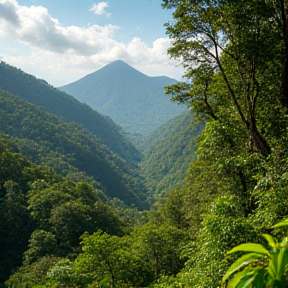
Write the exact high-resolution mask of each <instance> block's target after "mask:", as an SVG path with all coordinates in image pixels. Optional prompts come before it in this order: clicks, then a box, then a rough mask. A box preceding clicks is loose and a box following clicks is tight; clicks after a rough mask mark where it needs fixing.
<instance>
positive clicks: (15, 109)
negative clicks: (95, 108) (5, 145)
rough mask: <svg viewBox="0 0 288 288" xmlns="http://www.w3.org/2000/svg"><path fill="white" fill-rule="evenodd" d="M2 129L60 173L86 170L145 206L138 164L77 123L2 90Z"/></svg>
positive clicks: (110, 191)
mask: <svg viewBox="0 0 288 288" xmlns="http://www.w3.org/2000/svg"><path fill="white" fill-rule="evenodd" d="M0 113H1V127H0V128H1V132H3V133H5V134H7V135H9V136H11V139H12V140H13V141H14V143H15V145H16V146H17V147H18V149H19V150H20V151H21V152H22V153H23V155H26V156H29V157H30V159H31V160H32V161H33V162H35V163H38V164H42V163H45V164H47V165H49V166H51V167H53V168H54V169H55V170H56V171H57V172H58V173H61V174H64V175H69V174H70V175H71V177H72V178H73V173H74V172H76V173H77V172H85V173H86V174H87V175H88V176H92V177H93V178H94V180H96V181H97V182H99V183H100V184H101V185H102V186H103V187H104V190H105V193H106V194H107V195H108V196H110V197H118V198H120V199H121V200H123V201H124V202H126V203H127V204H132V203H134V204H135V205H137V206H138V207H141V206H142V205H144V202H145V192H144V191H145V189H144V186H143V185H141V181H140V179H139V177H137V172H136V171H135V170H136V167H134V166H135V165H132V164H131V165H130V164H128V163H127V162H126V161H125V160H123V159H122V158H120V157H119V156H117V155H116V154H113V153H112V152H111V150H109V149H108V148H107V147H106V146H105V145H104V144H103V143H102V142H101V141H100V140H99V139H98V138H97V137H96V136H95V135H93V134H92V133H89V131H87V130H86V129H84V127H83V126H82V125H80V124H76V123H67V122H65V121H64V120H63V119H61V118H59V117H57V116H55V115H52V114H49V113H47V112H45V111H44V110H42V109H41V108H39V107H36V106H35V105H33V104H30V103H28V102H26V101H24V100H22V99H20V98H18V97H17V96H13V95H12V94H8V93H6V92H0Z"/></svg>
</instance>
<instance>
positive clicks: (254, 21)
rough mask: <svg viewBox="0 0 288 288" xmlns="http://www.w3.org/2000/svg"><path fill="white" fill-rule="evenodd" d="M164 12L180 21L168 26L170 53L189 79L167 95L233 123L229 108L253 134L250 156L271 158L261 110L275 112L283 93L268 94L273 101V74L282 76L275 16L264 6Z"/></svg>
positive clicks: (183, 4) (220, 4) (211, 4)
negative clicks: (269, 84)
mask: <svg viewBox="0 0 288 288" xmlns="http://www.w3.org/2000/svg"><path fill="white" fill-rule="evenodd" d="M163 6H164V8H167V9H173V10H174V12H173V17H174V19H175V21H174V22H171V23H168V24H167V33H168V34H169V36H170V37H171V38H172V39H173V41H172V48H170V49H169V51H168V52H169V54H170V55H171V56H172V57H174V58H179V59H182V63H183V66H184V67H185V68H186V74H185V77H186V78H187V79H188V81H187V83H180V84H176V85H174V86H171V87H170V88H168V89H167V92H169V93H172V94H173V96H174V100H175V101H179V102H188V103H190V104H191V106H192V107H193V109H194V110H196V111H197V112H200V113H202V114H204V115H207V116H209V118H210V119H214V120H217V119H218V118H221V117H223V116H226V117H227V114H226V115H223V109H221V107H229V109H230V113H232V115H235V117H237V118H239V119H240V120H241V125H243V126H244V127H245V129H246V131H247V132H248V133H247V134H248V139H247V140H248V144H249V145H248V146H249V147H248V148H249V151H251V152H254V151H255V150H256V151H259V152H260V153H261V154H262V155H264V156H268V155H269V154H270V153H271V147H270V144H269V143H268V141H267V139H266V137H265V134H266V133H265V131H264V130H263V129H262V127H261V123H259V122H260V121H259V119H260V117H261V115H259V114H260V112H259V110H261V108H262V107H263V106H264V105H267V104H269V105H270V106H271V107H270V109H272V107H274V109H275V105H276V104H277V101H278V100H279V91H271V89H268V91H269V94H272V95H269V94H268V93H267V89H266V87H267V83H266V82H265V81H266V77H265V76H267V73H268V71H269V73H270V74H271V72H272V73H278V74H279V71H281V63H280V62H281V57H280V56H281V55H280V54H281V53H280V50H279V45H275V43H279V36H280V34H281V31H279V27H278V26H277V23H276V21H274V19H273V16H274V15H273V10H271V9H270V8H269V7H268V6H267V5H266V3H265V1H262V0H255V1H245V0H240V1H229V0H215V1H210V0H204V1H199V0H192V1H190V0H164V4H163ZM268 35H269V36H268ZM267 36H268V37H267ZM275 55H276V56H275ZM273 70H274V71H273ZM280 73H281V72H280ZM278 81H279V80H278ZM219 84H220V85H221V86H222V85H224V86H225V89H223V87H221V86H219ZM280 86H281V83H280V85H279V87H280ZM276 95H278V97H277V96H276ZM274 96H276V97H274ZM267 102H268V103H267ZM272 104H273V105H272ZM272 110H273V109H272ZM266 117H267V115H266ZM261 130H263V131H261Z"/></svg>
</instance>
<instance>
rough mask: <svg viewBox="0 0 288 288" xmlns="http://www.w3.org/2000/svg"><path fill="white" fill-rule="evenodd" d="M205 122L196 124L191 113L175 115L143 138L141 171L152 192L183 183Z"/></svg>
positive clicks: (157, 193) (168, 188) (158, 192)
mask: <svg viewBox="0 0 288 288" xmlns="http://www.w3.org/2000/svg"><path fill="white" fill-rule="evenodd" d="M203 128H204V122H203V121H201V123H196V121H194V117H193V115H192V114H191V113H189V112H186V113H184V114H181V115H179V116H175V117H174V118H172V119H171V120H169V121H168V122H167V123H166V124H164V125H162V126H161V127H160V128H158V129H156V130H155V131H154V132H152V133H150V134H149V135H148V136H147V137H145V138H144V140H143V141H142V147H145V146H146V147H148V148H146V149H145V150H144V152H143V160H142V162H141V165H140V168H141V169H140V171H141V174H142V175H143V176H144V177H145V178H146V182H147V185H148V187H149V189H150V191H151V193H153V194H154V195H159V194H160V193H162V192H166V193H167V192H168V191H169V190H171V189H174V188H177V187H178V188H179V187H181V186H183V184H185V182H184V179H185V175H186V171H187V169H188V167H189V165H190V163H191V162H192V161H195V160H196V156H195V151H196V149H197V146H198V145H197V144H198V141H197V136H199V134H200V133H201V132H202V130H203Z"/></svg>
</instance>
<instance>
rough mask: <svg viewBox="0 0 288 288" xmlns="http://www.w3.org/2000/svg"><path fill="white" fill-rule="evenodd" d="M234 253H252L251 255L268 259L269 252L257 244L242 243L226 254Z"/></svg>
mask: <svg viewBox="0 0 288 288" xmlns="http://www.w3.org/2000/svg"><path fill="white" fill-rule="evenodd" d="M235 252H253V253H259V254H263V255H266V256H268V257H270V253H269V251H268V250H267V249H266V248H265V247H264V246H263V245H261V244H257V243H244V244H241V245H238V246H236V247H234V248H233V249H231V250H230V251H229V252H227V253H228V254H232V253H235Z"/></svg>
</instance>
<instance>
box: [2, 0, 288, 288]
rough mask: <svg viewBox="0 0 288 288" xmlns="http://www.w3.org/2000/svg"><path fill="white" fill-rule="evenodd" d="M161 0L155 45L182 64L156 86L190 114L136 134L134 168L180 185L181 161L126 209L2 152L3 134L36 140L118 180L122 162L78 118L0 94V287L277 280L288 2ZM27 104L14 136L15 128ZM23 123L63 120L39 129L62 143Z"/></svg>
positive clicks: (163, 286)
mask: <svg viewBox="0 0 288 288" xmlns="http://www.w3.org/2000/svg"><path fill="white" fill-rule="evenodd" d="M163 8H165V9H168V10H169V11H170V12H171V13H172V15H173V18H174V21H170V22H169V23H167V24H166V29H167V34H168V35H169V37H170V38H171V41H172V42H171V43H172V44H171V48H170V49H169V50H168V53H169V55H170V56H171V57H173V58H176V59H181V61H182V65H183V66H184V67H185V68H186V73H185V75H184V76H185V78H186V81H185V82H182V83H174V84H173V85H171V86H169V87H167V88H166V92H167V93H168V94H169V95H172V97H173V101H174V102H179V103H185V104H186V105H187V106H188V108H189V111H193V114H192V115H188V114H187V115H181V116H179V117H178V118H176V119H173V120H172V121H171V122H169V123H168V124H167V126H166V127H165V126H164V127H162V128H161V129H160V130H158V131H156V132H155V133H153V134H151V136H150V137H151V138H150V140H149V138H147V142H146V143H145V142H142V147H143V150H144V162H143V163H142V164H141V165H142V169H143V171H144V168H145V165H147V167H146V168H145V171H144V174H145V176H146V179H145V180H146V182H148V183H147V184H148V185H150V188H151V191H150V193H153V192H155V191H158V190H159V189H162V188H161V187H162V186H163V185H164V184H165V187H167V188H168V187H169V185H168V184H170V183H175V184H176V183H178V184H180V183H181V179H183V178H182V177H180V175H179V174H177V173H178V171H183V170H184V166H183V167H182V164H183V165H184V162H185V163H186V164H187V162H186V158H185V161H184V160H182V158H181V157H182V156H184V155H188V157H189V159H190V160H189V161H191V163H190V164H189V167H188V169H187V171H186V172H185V180H184V184H183V185H182V186H181V187H180V185H179V186H177V188H176V189H175V188H173V189H171V190H169V191H167V190H166V191H165V197H164V196H163V197H159V198H157V199H156V202H155V203H153V201H151V203H153V205H152V207H149V209H148V210H147V211H141V212H139V211H137V209H135V208H134V207H133V206H132V207H130V208H127V207H126V206H125V204H123V203H122V202H120V201H119V200H117V199H112V200H111V199H107V198H106V197H105V196H103V194H102V193H101V192H100V191H98V190H96V189H95V188H94V187H93V186H92V185H91V184H88V183H87V182H85V181H78V180H79V179H78V180H77V179H76V180H77V181H75V182H74V181H73V180H71V178H64V177H63V176H60V175H59V174H57V173H56V172H55V171H54V170H52V169H51V168H47V167H44V166H36V165H35V164H32V163H31V162H30V161H29V159H27V158H26V157H24V156H23V155H22V154H21V153H16V152H17V151H18V152H21V151H22V152H23V154H24V152H25V149H26V148H27V147H26V148H25V149H23V148H21V147H24V146H21V145H19V146H18V144H17V145H16V146H15V147H14V145H15V144H14V141H15V139H16V137H18V136H19V137H20V136H21V135H25V137H27V136H29V135H31V140H32V139H33V141H35V140H34V139H39V141H38V142H37V145H40V144H41V145H44V146H45V145H46V146H45V147H52V148H53V149H52V150H53V153H61V155H65V156H67V157H66V158H67V159H68V160H69V159H70V158H71V157H72V158H73V159H72V160H71V161H70V160H69V161H70V162H68V160H67V159H66V158H65V157H64V158H63V159H64V160H65V161H67V163H68V164H70V165H72V164H73V165H75V168H77V169H80V168H82V166H81V165H82V164H83V165H84V162H81V161H83V159H82V154H83V156H86V154H85V153H86V152H85V151H87V150H88V151H89V152H90V153H88V154H89V158H93V157H95V158H93V159H95V161H96V160H97V161H98V160H99V159H98V158H97V157H98V156H97V155H99V156H101V155H103V159H104V158H105V157H106V158H109V159H107V160H108V162H105V163H108V164H107V165H108V166H109V169H110V168H111V169H112V170H113V169H114V168H115V169H116V170H117V171H124V172H127V173H125V174H119V173H120V172H117V173H118V174H117V173H116V175H117V177H118V176H119V179H120V180H123V181H124V182H122V183H125V184H126V183H127V184H128V187H129V189H130V188H131V187H132V186H129V185H130V183H131V182H130V180H131V177H130V176H131V175H133V174H130V170H129V169H130V167H131V166H129V167H128V166H125V165H124V164H126V163H125V161H124V160H123V159H121V158H117V157H116V158H115V160H114V158H113V157H112V156H111V155H112V154H109V153H110V152H109V150H108V148H101V147H102V146H101V144H99V142H97V143H98V144H96V142H94V140H93V139H95V136H93V137H92V136H89V135H90V134H89V133H88V131H87V130H83V128H82V126H81V127H80V126H79V124H74V123H70V124H67V123H65V122H64V121H63V120H61V119H59V118H55V117H56V116H51V115H50V114H45V113H44V111H43V110H40V108H36V107H34V106H32V105H31V104H28V103H26V102H23V100H20V99H18V98H15V97H14V96H12V95H11V94H7V93H6V92H1V95H2V96H5V97H2V98H1V105H2V107H3V108H2V110H1V114H0V115H1V125H2V123H3V125H2V126H1V129H6V130H5V132H6V133H10V135H11V136H9V137H10V138H9V137H8V136H7V135H3V136H2V138H1V139H2V140H1V142H0V144H1V145H0V164H1V165H0V172H1V173H0V181H1V182H0V193H1V195H0V196H1V199H0V209H1V211H0V212H1V217H2V218H1V222H0V233H1V237H0V241H1V242H0V251H1V258H0V259H1V263H0V264H1V269H0V272H1V280H0V281H2V283H1V284H2V286H3V287H4V284H3V282H4V281H5V283H6V285H7V286H8V287H20V288H22V287H23V288H24V287H25V288H27V287H35V288H44V287H45V288H46V287H48V288H56V287H57V288H58V287H66V288H68V287H69V288H71V287H75V288H76V287H77V288H79V287H83V288H84V287H85V288H93V287H94V288H95V287H112V288H118V287H122V288H124V287H155V288H175V287H178V288H179V287H181V288H183V287H185V288H186V287H194V288H219V287H229V288H244V287H245V288H284V287H288V280H287V279H288V269H287V267H288V264H287V263H288V240H287V237H288V230H287V227H288V188H287V187H288V177H287V175H288V141H287V139H288V128H287V127H288V117H287V115H288V64H287V63H288V29H287V27H288V13H287V11H288V3H287V1H272V0H271V1H263V0H255V1H246V0H245V1H244V0H237V1H230V0H219V1H210V0H203V1H198V0H189V1H186V0H164V1H163ZM24 107H27V109H26V108H25V113H23V114H22V113H21V111H22V110H24ZM32 110H33V111H34V112H33V113H32V114H33V115H35V116H33V117H34V118H27V125H28V124H29V123H30V122H32V123H31V125H30V124H29V126H27V127H29V129H28V130H27V131H26V130H25V127H26V124H25V125H23V127H22V126H21V125H19V123H20V124H21V123H24V122H25V121H24V119H25V117H26V116H25V117H24V114H25V115H26V114H27V115H30V111H32ZM37 115H41V118H43V121H44V122H41V121H40V118H39V117H38V118H36V116H37ZM3 116H5V119H7V120H6V121H7V123H5V125H4V122H2V118H3ZM31 117H32V116H31ZM193 117H194V118H195V119H196V120H197V121H196V122H195V121H192V122H191V123H192V124H189V123H190V121H191V120H192V119H191V118H193ZM29 119H34V120H33V121H30V120H29ZM195 119H194V120H195ZM21 121H22V122H21ZM23 121H24V122H23ZM201 121H202V122H201ZM35 122H39V124H41V125H42V127H43V128H42V129H41V130H44V131H45V130H47V135H50V134H49V129H50V128H49V129H48V127H50V126H45V125H46V124H45V123H47V122H52V123H53V125H54V126H53V127H58V128H61V127H63V129H62V130H60V131H61V136H60V134H59V136H58V134H57V133H56V134H55V133H54V132H53V133H52V134H53V136H52V139H53V137H56V138H57V137H58V138H57V139H58V140H59V141H63V143H62V144H61V145H60V146H56V144H55V142H53V141H50V139H48V138H49V137H46V138H42V136H43V137H44V135H42V134H41V133H42V132H41V131H39V130H37V125H36V124H35ZM13 123H14V124H15V123H17V124H18V126H19V128H16V126H15V125H14V124H13ZM42 123H43V124H42ZM196 123H198V124H197V125H196ZM201 123H202V124H201ZM204 123H205V125H204ZM12 124H13V125H12ZM32 124H33V125H32ZM44 124H45V125H44ZM190 125H192V126H190ZM18 126H17V127H18ZM72 126H73V131H72V130H70V128H71V127H72ZM3 127H4V128H3ZM10 127H11V129H10ZM34 127H35V128H34ZM46 127H47V129H46ZM64 127H65V129H64ZM51 129H52V128H51ZM3 131H4V130H3ZM9 131H11V132H9ZM53 131H54V130H53ZM13 133H14V134H13ZM67 133H68V134H70V133H71V135H73V137H72V138H69V137H68V135H67ZM45 134H46V133H45ZM62 134H63V135H62ZM54 135H55V136H54ZM84 135H85V137H84ZM197 135H199V136H197ZM78 136H79V137H78ZM195 136H197V137H196V138H195ZM7 137H8V138H7ZM29 137H30V136H29ZM29 137H28V139H29ZM91 137H92V138H93V139H92V138H91ZM50 138H51V137H50ZM84 140H85V141H84ZM26 141H28V140H26ZM194 141H196V142H194ZM27 143H28V142H27ZM31 143H32V142H31ZM60 143H61V142H60ZM77 143H79V145H77ZM89 143H90V144H91V145H92V146H89V145H90V144H89ZM195 143H197V146H194V144H195ZM190 144H192V145H191V146H189V145H190ZM173 145H175V147H173ZM32 146H33V145H32ZM62 146H63V147H62ZM83 146H84V148H83ZM147 146H149V148H147V150H145V149H144V147H147ZM184 146H185V147H184ZM13 147H14V148H13ZM18 147H19V148H18ZM66 147H67V148H66ZM152 147H154V148H152ZM188 147H189V149H188ZM68 148H69V149H68ZM72 148H73V149H72ZM76 148H77V149H78V150H77V151H75V150H74V149H76ZM92 148H93V149H92ZM94 148H95V149H96V148H97V149H100V150H98V151H99V152H98V153H97V155H94V154H93V151H94ZM15 149H18V150H17V151H16V150H15ZM21 149H23V150H21ZM27 149H28V148H27ZM65 149H67V150H65ZM82 149H84V150H82ZM105 149H106V150H105ZM162 149H163V151H162ZM195 149H196V151H195V153H194V150H195ZM81 151H84V152H81ZM63 152H65V153H66V154H65V153H63ZM102 152H103V153H104V154H102ZM106 152H107V153H108V154H106ZM73 153H75V155H74V154H73ZM51 155H52V154H51ZM78 155H79V156H80V157H79V158H77V156H78ZM68 156H69V157H68ZM100 158H101V157H100ZM85 159H88V157H87V158H85ZM78 161H80V162H79V164H77V162H78ZM99 161H100V160H99ZM178 161H179V162H178ZM167 162H168V163H167ZM170 162H171V164H173V165H170ZM99 163H100V164H99V166H100V167H101V166H102V162H99ZM76 164H77V165H78V166H77V165H76ZM186 164H185V165H186ZM91 165H92V164H91ZM164 167H165V169H167V170H165V169H164ZM173 167H175V170H173V169H174V168H173ZM97 168H99V167H98V166H97ZM94 169H96V167H94V166H93V169H91V170H89V171H94ZM169 169H170V170H169ZM60 170H61V169H60ZM174 171H175V173H174ZM76 172H77V171H76ZM87 172H88V171H87ZM170 172H171V178H169V181H167V182H166V180H168V178H167V179H165V178H164V180H165V183H164V182H163V183H161V181H164V180H163V178H162V177H163V175H165V174H167V175H168V174H170ZM172 172H173V173H172ZM183 173H184V172H183ZM172 174H173V175H172ZM122 175H123V177H122ZM148 175H149V176H148ZM160 175H161V177H160ZM67 176H68V175H67ZM95 176H96V175H95ZM181 176H182V175H181ZM121 177H122V178H121ZM153 177H154V178H153ZM169 177H170V176H169ZM160 178H161V179H160ZM95 179H96V180H98V179H97V177H96V178H95ZM149 179H151V180H149ZM87 180H88V181H89V179H87ZM126 181H127V182H126ZM149 181H150V183H149ZM182 183H183V182H182ZM107 185H114V184H113V183H109V181H108V183H107ZM131 185H132V184H131ZM158 185H159V186H158ZM109 187H112V186H109ZM120 187H121V188H123V190H124V184H123V186H120ZM157 189H158V190H157ZM128 191H131V190H128ZM133 191H134V190H133ZM163 194H164V193H163ZM137 195H140V194H137ZM153 200H154V199H153ZM108 204H109V205H111V206H108ZM111 207H113V208H111ZM113 209H114V210H113ZM279 222H280V224H278V225H277V223H279ZM275 224H276V225H275ZM2 235H4V237H2ZM20 235H21V237H20ZM48 243H49V245H48ZM2 259H4V260H2Z"/></svg>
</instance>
